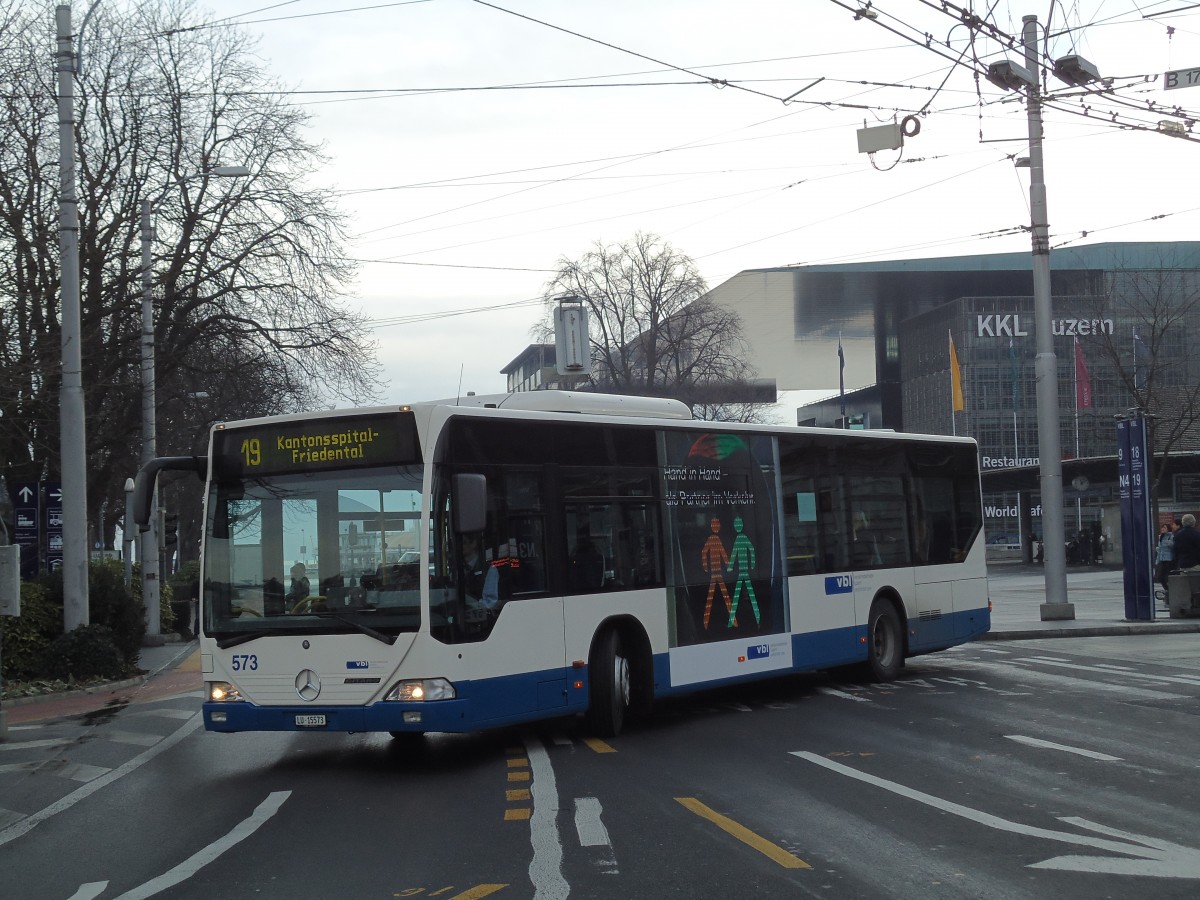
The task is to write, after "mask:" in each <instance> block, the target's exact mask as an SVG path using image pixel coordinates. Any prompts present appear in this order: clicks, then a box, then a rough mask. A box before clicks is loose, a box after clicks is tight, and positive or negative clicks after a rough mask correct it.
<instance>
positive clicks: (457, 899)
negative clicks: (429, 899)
mask: <svg viewBox="0 0 1200 900" xmlns="http://www.w3.org/2000/svg"><path fill="white" fill-rule="evenodd" d="M506 887H508V885H507V884H477V885H475V887H473V888H468V889H467V890H465V891H463V892H462V893H461V894H455V895H454V896H453V897H451V898H450V900H479V898H480V897H486V896H488V895H489V894H494V893H496V891H502V890H504V889H505V888H506ZM429 896H433V895H432V894H430V895H429Z"/></svg>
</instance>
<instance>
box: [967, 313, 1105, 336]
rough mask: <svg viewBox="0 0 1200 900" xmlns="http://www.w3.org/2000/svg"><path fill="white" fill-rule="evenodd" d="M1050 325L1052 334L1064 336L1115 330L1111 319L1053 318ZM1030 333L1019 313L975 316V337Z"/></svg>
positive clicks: (1086, 334) (1024, 334) (1103, 332)
mask: <svg viewBox="0 0 1200 900" xmlns="http://www.w3.org/2000/svg"><path fill="white" fill-rule="evenodd" d="M1030 327H1032V326H1030ZM1050 327H1051V330H1052V331H1053V332H1054V334H1056V335H1059V336H1066V337H1072V336H1078V337H1087V336H1088V335H1093V334H1112V333H1113V332H1114V331H1115V326H1114V323H1113V320H1112V319H1069V318H1063V319H1055V320H1054V321H1053V322H1051V323H1050ZM1030 333H1031V332H1030V331H1028V330H1026V328H1025V326H1024V325H1022V324H1021V316H1020V314H1019V313H988V314H983V313H981V314H979V315H977V316H976V317H975V336H976V337H1026V336H1027V335H1029V334H1030Z"/></svg>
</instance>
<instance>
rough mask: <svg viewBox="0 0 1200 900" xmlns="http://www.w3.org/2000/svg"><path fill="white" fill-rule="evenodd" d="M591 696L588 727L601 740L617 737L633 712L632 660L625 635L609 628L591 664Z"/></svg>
mask: <svg viewBox="0 0 1200 900" xmlns="http://www.w3.org/2000/svg"><path fill="white" fill-rule="evenodd" d="M588 678H589V682H590V697H589V702H588V711H587V725H588V728H589V730H590V731H592V732H593V733H594V734H595V735H596V736H597V737H616V736H617V735H618V734H620V733H621V728H622V727H623V726H624V725H625V714H626V712H627V711H628V710H629V698H630V684H629V660H628V659H627V658H626V657H625V652H624V649H623V648H622V646H621V636H620V635H619V634H617V632H616V630H615V629H609V630H608V631H606V632H605V633H604V635H603V636H602V637H601V638H600V640H599V641H598V642H597V643H596V647H595V649H594V650H593V651H592V659H591V661H590V662H589V664H588Z"/></svg>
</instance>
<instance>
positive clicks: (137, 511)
mask: <svg viewBox="0 0 1200 900" xmlns="http://www.w3.org/2000/svg"><path fill="white" fill-rule="evenodd" d="M164 469H174V470H176V471H181V472H195V473H196V474H197V475H198V476H200V480H201V481H203V480H204V479H205V478H206V477H208V460H207V459H205V458H204V457H203V456H160V457H158V458H157V459H152V460H150V462H148V463H146V464H145V465H144V466H142V467H141V468H140V469H138V473H137V477H136V478H134V480H133V521H134V522H136V523H137V525H138V530H139V531H149V530H150V506H151V503H152V501H153V500H154V486H155V483H156V482H157V481H158V473H159V472H161V471H163V470H164ZM481 477H482V476H481Z"/></svg>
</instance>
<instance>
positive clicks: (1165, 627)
mask: <svg viewBox="0 0 1200 900" xmlns="http://www.w3.org/2000/svg"><path fill="white" fill-rule="evenodd" d="M988 581H989V594H990V596H991V600H992V630H991V631H990V632H989V633H988V634H985V635H984V636H983V638H982V640H989V641H1004V640H1010V641H1012V640H1030V639H1037V638H1061V637H1100V636H1106V635H1128V634H1142V635H1144V634H1180V633H1195V634H1200V618H1193V619H1169V618H1167V613H1166V610H1163V609H1156V610H1155V615H1156V616H1157V618H1156V619H1155V620H1154V621H1152V622H1129V621H1126V619H1125V595H1124V582H1123V576H1122V573H1121V570H1119V569H1112V568H1100V567H1096V568H1091V567H1088V568H1082V567H1081V568H1068V570H1067V600H1068V602H1070V603H1072V604H1074V607H1075V618H1074V619H1071V620H1067V621H1051V622H1043V621H1042V619H1041V606H1042V604H1043V603H1045V601H1046V576H1045V573H1044V571H1043V570H1042V568H1041V567H1040V566H1032V565H1026V564H1024V563H1020V562H1006V561H1000V562H996V563H992V564H990V565H989V566H988ZM139 662H140V665H141V667H142V668H143V669H145V670H146V673H147V674H146V675H143V676H141V677H140V678H134V679H129V680H127V681H120V682H116V683H113V684H109V685H104V686H102V687H98V688H92V689H90V690H88V691H70V692H67V693H63V694H53V695H49V696H44V697H28V698H18V699H16V700H6V701H5V702H4V711H5V712H6V713H7V719H8V726H9V728H10V729H11V728H13V727H14V726H18V725H22V724H30V723H36V722H43V721H47V720H50V719H60V718H65V717H69V716H80V715H86V714H89V713H95V712H97V711H99V710H102V709H104V708H105V707H106V706H114V705H120V706H124V705H126V704H130V703H139V702H147V701H149V700H157V699H162V698H164V697H169V696H174V695H177V694H184V693H189V692H193V691H195V692H197V694H199V691H200V690H201V689H202V688H203V679H202V677H201V675H200V653H199V649H198V645H197V642H196V641H194V640H193V641H186V642H172V643H167V644H164V645H163V646H161V647H144V648H142V652H141V656H140V658H139ZM198 707H199V700H197V708H198ZM12 739H13V736H12V734H11V733H10V735H9V740H12Z"/></svg>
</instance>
